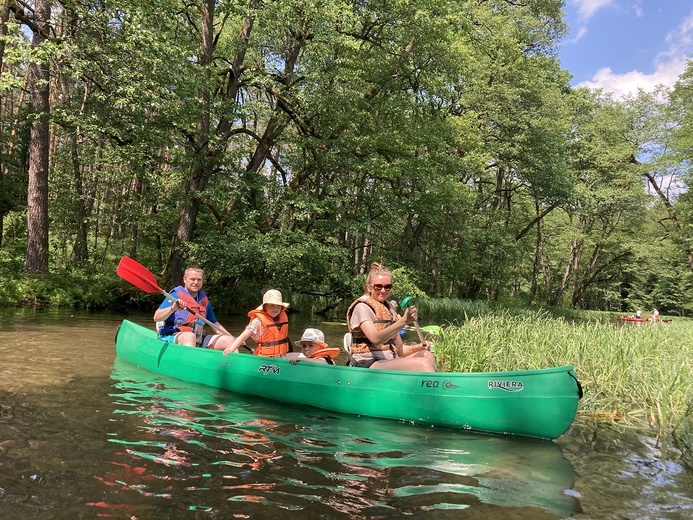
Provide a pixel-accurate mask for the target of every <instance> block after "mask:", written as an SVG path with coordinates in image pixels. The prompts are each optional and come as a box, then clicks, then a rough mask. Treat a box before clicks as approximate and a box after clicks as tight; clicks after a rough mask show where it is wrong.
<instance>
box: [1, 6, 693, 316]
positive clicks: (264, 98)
mask: <svg viewBox="0 0 693 520" xmlns="http://www.w3.org/2000/svg"><path fill="white" fill-rule="evenodd" d="M210 5H211V4H204V5H202V4H200V5H197V4H186V3H181V2H179V1H178V0H174V1H171V2H165V3H161V2H159V3H156V2H150V1H148V0H145V1H141V0H138V1H136V2H133V1H130V0H120V1H118V2H116V3H107V4H103V5H99V8H98V9H94V8H93V6H92V5H91V4H78V3H68V4H65V5H64V6H62V7H63V8H62V9H61V10H55V11H54V16H57V17H59V19H57V20H55V23H54V24H53V26H54V27H56V28H57V29H56V30H59V31H61V32H60V34H59V35H58V36H59V39H56V40H54V41H52V42H50V43H49V44H47V45H46V46H45V48H43V49H41V50H40V52H41V55H42V56H43V57H47V58H49V59H50V62H51V66H52V67H53V70H52V77H54V78H55V85H54V86H55V87H56V89H57V90H56V92H59V95H57V96H55V97H54V98H53V106H52V107H51V116H52V119H51V123H52V127H51V135H52V136H53V144H54V146H53V148H52V156H51V171H50V184H49V189H50V201H49V215H50V244H51V251H50V253H51V257H50V259H51V272H52V273H54V274H55V273H63V274H64V273H69V274H68V275H66V279H72V281H73V282H75V283H76V284H77V283H78V282H79V286H80V287H82V289H81V290H75V289H70V288H69V285H68V286H65V287H60V286H59V285H58V286H54V285H52V284H54V282H53V281H49V280H48V279H46V280H44V282H45V284H46V288H45V291H44V290H43V289H41V288H40V287H38V286H36V285H34V283H36V282H35V281H31V282H26V284H25V285H22V284H19V283H18V285H16V286H14V287H9V288H8V286H6V287H5V290H6V291H7V294H8V296H10V298H9V300H8V301H15V302H17V303H19V302H21V300H22V298H21V295H20V294H19V292H20V291H21V290H26V291H27V293H26V295H25V296H26V299H27V300H30V301H35V302H43V304H49V303H51V304H61V305H70V304H71V303H70V302H73V303H76V304H78V305H96V306H102V305H109V304H111V303H112V302H113V301H114V300H113V296H109V291H108V287H113V285H112V284H116V283H117V280H115V281H114V280H111V279H109V277H108V276H105V275H103V276H104V277H103V278H101V277H102V273H112V272H113V269H114V265H115V263H116V262H117V260H118V258H120V256H122V255H124V254H128V255H132V256H134V257H137V258H138V259H141V260H142V261H143V263H145V265H147V266H149V267H151V268H152V270H153V271H154V272H155V273H156V274H157V276H159V277H160V278H161V280H165V282H162V283H169V282H171V283H177V281H178V280H176V279H175V278H177V277H178V276H179V274H180V273H174V272H171V270H172V269H173V267H172V265H173V264H175V263H176V262H175V260H177V259H178V257H179V256H180V257H182V259H181V260H184V261H187V262H190V263H198V264H201V265H203V266H204V267H205V269H206V272H207V282H206V283H207V288H208V289H209V291H210V293H212V294H214V295H215V298H214V301H215V306H217V307H218V308H219V309H220V310H222V309H223V310H233V311H237V312H245V311H246V310H247V309H248V308H250V307H253V306H255V305H256V303H257V301H258V299H259V294H260V291H261V289H263V288H266V287H280V288H282V289H283V290H284V291H285V292H286V294H287V295H288V296H289V297H290V298H292V301H294V302H296V303H297V304H298V303H299V302H301V303H300V308H302V309H313V310H315V309H319V308H321V307H328V306H330V305H332V304H335V303H336V302H339V301H348V300H349V298H351V297H354V296H356V295H358V294H360V293H361V291H362V283H363V279H362V277H361V276H359V275H358V273H360V272H363V271H364V269H366V268H367V266H368V264H369V262H370V261H371V260H373V259H376V260H378V261H382V262H383V263H385V265H387V266H389V267H391V268H392V269H393V271H394V275H395V294H394V295H393V297H396V298H398V299H401V298H402V297H404V296H410V295H411V296H415V297H416V299H417V302H419V303H420V305H422V306H423V305H425V304H427V302H428V298H436V297H438V298H443V299H445V298H447V299H450V301H451V302H455V301H458V300H457V298H460V299H463V300H464V301H465V302H467V303H465V307H467V309H466V312H468V315H469V316H475V315H477V314H478V313H480V312H483V310H484V307H485V306H487V305H488V306H494V305H497V304H499V303H501V302H512V303H514V302H520V303H521V304H524V305H527V304H538V305H551V307H552V308H557V307H561V306H562V307H567V308H576V309H577V308H585V309H586V308H590V309H610V310H613V311H616V310H622V309H631V308H632V307H634V306H637V307H643V308H650V307H653V306H658V307H659V308H660V309H662V310H665V311H667V312H672V313H674V312H675V313H678V314H687V313H690V312H691V309H690V308H689V307H690V305H691V304H690V301H691V298H690V296H691V273H693V271H692V270H691V269H692V268H691V262H690V260H689V258H691V257H692V256H691V255H690V254H689V253H690V251H688V246H687V244H688V243H689V242H690V229H691V222H693V209H691V208H693V204H691V198H690V197H689V196H688V195H687V194H686V193H681V191H683V190H685V187H686V184H685V182H687V180H688V175H689V173H690V172H689V167H690V154H689V153H687V152H688V151H689V148H690V147H689V146H688V144H689V141H690V139H688V137H687V136H689V134H690V126H691V125H690V122H691V117H690V106H689V105H690V103H689V100H690V90H691V89H690V86H691V81H690V80H691V71H690V66H689V68H688V70H687V71H686V73H684V75H683V76H682V77H681V80H680V82H679V84H677V86H676V88H675V89H673V91H671V92H668V91H662V92H659V93H656V94H651V95H644V94H643V95H640V96H636V97H634V98H632V99H629V100H627V102H625V103H621V102H617V101H615V100H613V99H611V98H609V97H608V96H604V95H601V94H599V93H593V92H589V91H587V90H585V89H571V88H570V87H569V76H568V73H567V72H566V71H563V70H562V69H561V66H560V63H559V62H558V61H557V60H556V58H555V54H554V51H555V48H556V45H558V43H559V39H560V37H561V36H562V35H564V34H565V29H566V27H565V24H564V22H563V20H562V19H561V16H562V13H561V6H562V2H561V1H560V0H542V1H537V2H529V3H527V2H526V3H521V2H520V3H518V2H501V3H498V2H473V1H454V2H453V1H450V0H427V1H425V2H411V1H409V0H402V1H396V2H367V3H353V2H352V3H345V2H340V1H327V2H305V1H300V2H299V1H297V0H287V1H285V2H279V3H277V2H259V3H251V4H249V5H246V4H239V3H237V2H232V1H227V0H221V1H218V2H215V3H214V4H213V5H214V9H215V11H214V12H213V13H210V15H213V22H214V29H213V30H214V31H215V32H214V35H213V38H212V39H209V40H205V41H203V40H202V39H201V31H200V28H201V23H202V21H203V14H204V13H203V9H202V8H203V7H205V6H207V7H208V6H210ZM251 20H252V25H251V24H250V21H251ZM9 28H10V32H9V36H8V38H7V42H8V45H7V46H6V54H5V59H6V61H5V63H6V64H7V65H8V67H5V70H4V73H3V76H2V78H1V79H0V90H1V91H2V94H3V101H4V100H5V99H6V100H7V103H6V104H5V105H3V106H4V107H6V108H7V111H6V115H4V116H3V117H6V119H5V120H3V121H2V124H3V128H5V129H6V131H4V132H3V134H2V136H1V137H0V139H2V141H0V153H2V154H3V155H2V158H1V159H2V161H1V163H2V165H3V176H2V177H1V178H0V215H4V219H3V224H4V227H3V237H2V238H3V242H2V249H0V253H2V254H3V255H4V256H3V258H5V259H7V262H9V263H8V264H7V265H8V267H7V268H8V269H10V270H11V271H12V272H14V273H15V274H14V277H15V278H17V277H19V278H22V275H21V274H20V270H19V268H18V267H17V264H18V262H19V261H20V258H19V256H18V255H20V253H19V248H20V247H21V245H22V244H23V245H25V244H26V236H25V234H26V231H25V219H26V215H24V210H25V206H26V200H25V179H26V165H27V150H28V146H27V145H28V139H29V136H28V133H27V131H28V128H29V124H30V123H31V118H32V116H31V114H30V113H29V110H28V96H24V95H23V92H22V89H23V86H24V85H23V78H24V76H25V73H26V66H27V64H28V60H29V58H30V51H31V49H30V46H29V45H28V41H27V39H26V37H25V33H24V31H23V29H22V27H20V26H19V25H16V24H12V23H11V24H10V25H9ZM242 30H246V31H247V33H244V32H242ZM240 35H244V37H241V36H240ZM245 36H247V38H246V37H245ZM637 161H642V162H644V163H645V164H636V163H637ZM670 175H674V176H675V178H676V179H679V180H680V182H682V184H681V186H682V189H681V190H673V191H672V192H671V193H673V192H675V191H678V195H679V196H678V198H676V197H675V196H674V195H673V194H672V195H671V196H670V198H668V199H667V198H666V197H664V198H662V196H661V195H659V194H658V193H657V192H656V190H654V187H653V184H652V180H657V179H660V180H661V179H663V178H667V177H669V176H670ZM645 181H646V183H645ZM646 186H647V187H648V188H649V191H648V190H646V189H645V187H646ZM653 190H654V191H653ZM22 219H24V220H22ZM82 276H83V277H84V279H83V280H79V278H80V277H82ZM172 278H173V279H172ZM39 284H40V282H39ZM49 285H52V288H49V287H48V286H49ZM110 293H111V294H113V291H110ZM12 295H14V296H12ZM121 296H122V299H124V300H127V301H130V302H131V303H132V304H135V305H145V306H146V305H149V304H150V303H151V302H150V301H149V300H147V299H146V298H145V297H144V296H141V295H140V296H137V297H134V298H133V297H132V295H131V294H130V295H127V294H120V295H119V296H117V297H116V300H118V301H120V299H121ZM128 298H132V299H131V300H128ZM471 302H478V303H477V304H472V303H471ZM474 305H478V306H479V308H478V309H475V308H474ZM297 308H298V307H297ZM431 310H432V311H433V309H431ZM434 315H435V314H434Z"/></svg>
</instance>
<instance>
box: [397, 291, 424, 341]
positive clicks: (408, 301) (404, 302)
mask: <svg viewBox="0 0 693 520" xmlns="http://www.w3.org/2000/svg"><path fill="white" fill-rule="evenodd" d="M412 300H413V298H412V297H411V296H407V297H406V298H405V299H404V300H402V303H400V305H401V306H402V308H404V309H406V308H407V307H410V306H411V301H412ZM414 327H415V328H416V334H417V335H418V336H419V342H420V343H421V345H423V344H424V338H423V334H421V327H419V322H418V321H417V320H416V319H415V320H414Z"/></svg>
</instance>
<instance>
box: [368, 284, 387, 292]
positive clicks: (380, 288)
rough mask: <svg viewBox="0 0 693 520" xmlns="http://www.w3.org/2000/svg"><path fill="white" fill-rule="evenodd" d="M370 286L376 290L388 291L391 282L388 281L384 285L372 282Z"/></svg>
mask: <svg viewBox="0 0 693 520" xmlns="http://www.w3.org/2000/svg"><path fill="white" fill-rule="evenodd" d="M371 287H373V289H375V290H376V291H382V290H383V289H385V290H386V291H390V290H391V289H392V284H391V283H388V284H386V285H383V284H380V283H374V284H371Z"/></svg>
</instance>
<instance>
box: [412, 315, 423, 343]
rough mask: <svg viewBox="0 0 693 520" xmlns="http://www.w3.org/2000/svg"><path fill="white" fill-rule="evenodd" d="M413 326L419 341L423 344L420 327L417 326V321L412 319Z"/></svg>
mask: <svg viewBox="0 0 693 520" xmlns="http://www.w3.org/2000/svg"><path fill="white" fill-rule="evenodd" d="M414 327H416V333H417V334H418V336H419V341H420V342H421V344H422V345H423V344H424V339H423V334H421V327H419V322H418V321H417V320H414Z"/></svg>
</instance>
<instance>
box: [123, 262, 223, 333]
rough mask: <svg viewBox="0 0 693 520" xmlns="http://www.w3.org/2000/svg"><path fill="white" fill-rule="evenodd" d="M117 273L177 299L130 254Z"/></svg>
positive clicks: (140, 286)
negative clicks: (160, 285)
mask: <svg viewBox="0 0 693 520" xmlns="http://www.w3.org/2000/svg"><path fill="white" fill-rule="evenodd" d="M116 273H117V274H118V276H120V277H121V278H122V279H123V280H126V281H128V282H130V283H131V284H132V285H134V286H135V287H137V288H138V289H142V290H143V291H144V292H146V293H150V294H151V293H155V292H158V293H161V294H163V295H164V296H165V297H166V298H168V299H169V300H171V301H172V302H175V301H176V298H174V297H173V296H172V295H171V294H170V293H167V292H166V291H164V290H163V289H162V288H161V287H159V284H157V283H156V278H155V277H154V275H153V274H152V273H151V271H150V270H149V269H147V268H146V267H145V266H143V265H142V264H140V263H139V262H138V261H137V260H133V259H132V258H130V257H129V256H124V257H123V258H121V259H120V263H119V264H118V267H117V268H116ZM187 311H188V312H189V313H191V314H192V315H193V316H195V317H196V318H197V319H198V320H200V321H202V322H204V323H206V324H207V325H209V326H210V327H211V329H212V330H213V331H214V332H216V333H217V334H222V335H224V336H231V334H229V333H228V332H226V331H225V330H224V329H222V328H221V327H219V326H218V325H215V324H214V323H212V322H211V321H209V320H208V319H207V318H205V317H203V316H200V315H199V314H198V313H196V312H194V311H192V310H190V309H187Z"/></svg>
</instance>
